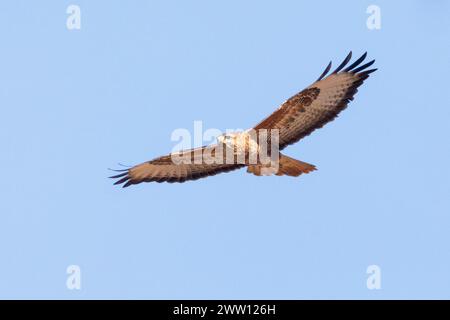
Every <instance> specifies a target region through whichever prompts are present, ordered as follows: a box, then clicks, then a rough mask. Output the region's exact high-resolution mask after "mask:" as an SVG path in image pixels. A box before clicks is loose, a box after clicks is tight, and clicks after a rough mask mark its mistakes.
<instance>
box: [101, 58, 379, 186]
mask: <svg viewBox="0 0 450 320" xmlns="http://www.w3.org/2000/svg"><path fill="white" fill-rule="evenodd" d="M366 56H367V52H366V53H364V54H363V55H362V56H361V57H360V58H358V59H357V60H356V61H354V62H353V63H351V64H350V65H348V64H349V62H350V60H351V57H352V52H350V53H349V54H348V55H347V57H346V58H345V59H344V61H343V62H342V63H341V64H340V65H339V66H338V67H337V68H336V70H334V71H333V72H331V73H330V74H329V71H330V69H331V62H330V63H329V64H328V66H327V67H326V68H325V70H324V71H323V73H322V74H321V75H320V77H319V78H318V79H317V80H316V81H315V82H314V83H313V84H311V85H310V86H309V87H307V88H306V89H304V90H303V91H301V92H299V93H297V94H296V95H294V96H293V97H291V98H289V99H288V100H286V101H285V102H284V103H283V104H281V106H280V107H279V108H278V109H277V110H276V111H275V112H274V113H272V114H271V115H270V116H269V117H267V118H266V119H264V120H263V121H261V122H260V123H259V124H257V125H256V126H254V127H253V128H251V129H249V130H247V131H244V132H236V133H227V134H223V135H221V136H219V137H218V138H217V143H216V144H214V145H210V146H204V147H201V148H194V149H190V150H182V151H179V152H177V153H172V154H169V155H166V156H162V157H158V158H155V159H153V160H151V161H147V162H144V163H141V164H139V165H136V166H134V167H131V168H129V169H124V170H115V171H118V172H120V173H119V174H117V175H114V176H112V177H110V178H113V179H117V181H116V182H115V184H119V185H120V184H123V187H128V186H130V185H133V184H138V183H141V182H151V181H155V182H185V181H188V180H197V179H199V178H204V177H208V176H212V175H216V174H218V173H222V172H228V171H232V170H236V169H240V168H243V167H247V172H249V173H252V174H254V175H257V176H260V175H270V174H276V175H287V176H294V177H297V176H299V175H300V174H302V173H309V172H310V171H313V170H315V169H316V168H315V166H314V165H312V164H309V163H306V162H302V161H299V160H296V159H293V158H290V157H288V156H286V155H284V154H281V153H280V152H279V151H280V150H282V149H284V148H285V147H287V146H288V145H290V144H293V143H295V142H297V141H299V140H300V139H302V138H304V137H306V136H307V135H309V134H311V133H312V132H313V131H314V130H316V129H318V128H321V127H322V126H324V125H325V124H326V123H328V122H330V121H332V120H333V119H334V118H336V117H337V115H338V114H339V113H340V112H341V111H342V110H344V109H345V108H346V107H347V104H348V103H349V102H350V101H351V100H353V97H354V95H355V94H356V92H357V91H358V87H359V86H360V85H361V84H362V83H363V82H364V80H366V79H367V78H368V77H369V74H370V73H372V72H374V71H376V70H377V69H368V68H369V67H370V66H371V65H372V64H373V63H374V62H375V60H372V61H370V62H367V63H365V64H362V63H363V62H364V60H365V59H366ZM347 65H348V66H347ZM250 132H256V133H260V132H265V135H263V138H261V135H258V134H256V135H254V134H253V135H250ZM255 136H256V138H255ZM269 136H270V137H269ZM274 142H276V145H275V147H274ZM264 144H265V145H266V148H265V150H266V151H267V150H268V151H267V154H268V155H269V156H270V161H267V159H266V161H262V157H261V155H262V149H261V148H262V146H263V145H264ZM268 144H270V146H267V145H268ZM250 150H253V153H256V157H251V154H252V152H250ZM225 151H226V152H225ZM230 153H231V155H232V156H231V157H228V155H229V154H230ZM175 156H176V157H175ZM274 156H276V157H274ZM238 158H239V159H238ZM250 158H252V160H253V161H250ZM180 159H181V160H180ZM230 159H231V161H230ZM274 159H275V160H274ZM175 160H177V161H175ZM272 160H274V161H272ZM274 162H275V163H276V166H274V165H273V164H274Z"/></svg>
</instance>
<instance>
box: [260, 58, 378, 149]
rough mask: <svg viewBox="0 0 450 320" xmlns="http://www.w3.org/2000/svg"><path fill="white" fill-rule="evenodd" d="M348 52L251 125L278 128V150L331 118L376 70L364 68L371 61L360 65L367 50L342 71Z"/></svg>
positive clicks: (346, 61)
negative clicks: (310, 83) (337, 62)
mask: <svg viewBox="0 0 450 320" xmlns="http://www.w3.org/2000/svg"><path fill="white" fill-rule="evenodd" d="M351 54H352V53H351V52H350V53H349V54H348V56H347V57H346V58H345V60H344V61H343V62H342V63H341V64H340V65H339V67H338V68H337V69H336V70H335V71H333V72H332V73H331V74H330V75H328V76H326V75H327V73H328V71H330V68H331V62H330V64H329V65H328V66H327V68H326V69H325V71H324V72H323V73H322V75H321V76H320V77H319V79H318V80H317V81H316V82H314V83H313V84H312V85H310V86H309V87H308V88H306V89H305V90H303V91H301V92H299V93H298V94H296V95H295V96H293V97H291V98H289V99H288V100H287V101H286V102H284V103H283V104H282V105H281V106H280V107H279V108H278V109H277V110H276V111H275V112H274V113H272V114H271V115H270V116H269V117H268V118H266V119H265V120H263V121H262V122H261V123H259V124H258V125H256V126H255V127H254V128H255V129H279V137H280V150H281V149H283V148H284V147H286V146H288V145H290V144H292V143H295V142H297V141H299V140H300V139H302V138H303V137H305V136H307V135H309V134H311V133H312V132H313V131H314V130H315V129H318V128H321V127H322V126H323V125H325V124H326V123H328V122H330V121H332V120H333V119H334V118H335V117H336V116H337V115H338V114H339V112H341V111H342V110H344V109H345V108H346V107H347V104H348V103H349V102H350V101H351V100H353V97H354V95H355V94H356V92H357V91H358V90H357V88H358V87H359V86H360V85H361V84H362V83H363V82H364V80H365V79H367V78H368V77H369V74H370V73H372V72H374V71H376V70H377V69H370V70H367V68H368V67H370V66H371V65H372V64H373V63H374V62H375V60H372V61H370V62H368V63H366V64H364V65H361V66H360V64H361V63H362V62H363V61H364V59H365V58H366V55H367V53H364V54H363V55H362V56H361V57H360V58H359V59H357V60H356V61H355V62H354V63H352V64H351V65H350V66H348V67H347V68H346V69H344V70H343V68H344V67H345V66H346V65H347V63H348V62H349V61H350V59H351ZM341 70H342V71H341ZM325 76H326V77H325ZM324 77H325V78H324Z"/></svg>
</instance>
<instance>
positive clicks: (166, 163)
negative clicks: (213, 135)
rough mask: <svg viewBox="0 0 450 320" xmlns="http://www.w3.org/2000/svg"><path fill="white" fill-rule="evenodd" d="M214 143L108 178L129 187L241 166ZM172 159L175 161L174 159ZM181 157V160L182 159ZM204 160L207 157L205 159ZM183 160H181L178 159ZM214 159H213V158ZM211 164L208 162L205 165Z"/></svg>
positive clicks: (191, 176)
mask: <svg viewBox="0 0 450 320" xmlns="http://www.w3.org/2000/svg"><path fill="white" fill-rule="evenodd" d="M216 150H217V145H212V146H205V147H201V148H195V149H190V150H185V151H180V152H179V153H176V154H175V156H173V155H172V154H170V155H166V156H162V157H159V158H156V159H153V160H151V161H147V162H144V163H141V164H139V165H137V166H134V167H132V168H130V169H126V170H116V171H121V173H120V174H117V175H115V176H112V177H110V178H113V179H118V180H117V181H116V182H115V183H114V184H123V187H124V188H125V187H128V186H130V185H132V184H138V183H141V182H151V181H155V182H185V181H188V180H197V179H200V178H204V177H208V176H213V175H216V174H219V173H222V172H228V171H231V170H236V169H239V168H241V167H243V166H244V165H243V164H237V162H235V161H234V160H233V163H234V164H227V161H226V160H227V159H226V151H225V150H223V152H222V153H220V154H219V153H217V156H218V157H220V158H217V159H216V158H215V156H216ZM174 159H175V161H174ZM183 159H184V160H183ZM205 159H210V160H207V161H205ZM180 160H182V161H180ZM213 160H214V161H213ZM208 163H210V164H208Z"/></svg>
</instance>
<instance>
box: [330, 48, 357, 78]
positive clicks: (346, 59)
mask: <svg viewBox="0 0 450 320" xmlns="http://www.w3.org/2000/svg"><path fill="white" fill-rule="evenodd" d="M351 58H352V52H351V51H350V52H349V53H348V55H347V56H346V57H345V59H344V61H342V63H341V64H340V65H339V66H338V67H337V68H336V70H334V71H333V72H332V74H335V73H338V72H339V71H341V69H342V68H344V67H345V66H346V65H347V63H348V62H349V61H350V59H351Z"/></svg>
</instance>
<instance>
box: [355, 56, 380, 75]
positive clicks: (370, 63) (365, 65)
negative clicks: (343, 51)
mask: <svg viewBox="0 0 450 320" xmlns="http://www.w3.org/2000/svg"><path fill="white" fill-rule="evenodd" d="M374 63H375V59H374V60H372V61H369V62H367V63H366V64H363V65H362V66H360V67H358V68H356V69H354V70H352V71H351V72H352V73H358V72H360V71H363V70H364V69H367V68H368V67H370V66H371V65H373V64H374Z"/></svg>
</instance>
